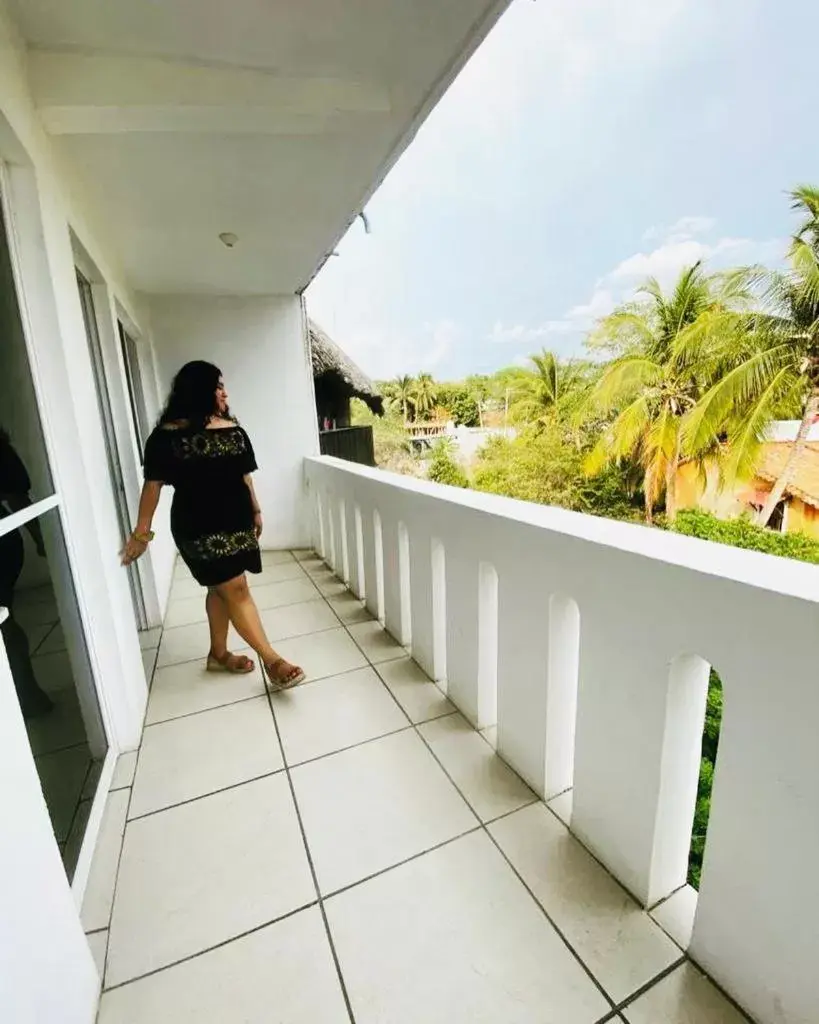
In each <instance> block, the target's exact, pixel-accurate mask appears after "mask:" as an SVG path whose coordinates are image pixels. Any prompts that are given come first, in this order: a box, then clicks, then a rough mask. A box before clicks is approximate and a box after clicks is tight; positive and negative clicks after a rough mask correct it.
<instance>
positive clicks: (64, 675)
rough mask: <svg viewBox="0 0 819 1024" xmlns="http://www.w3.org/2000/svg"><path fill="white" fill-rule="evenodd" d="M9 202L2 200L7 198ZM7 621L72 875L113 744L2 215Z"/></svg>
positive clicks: (0, 581)
mask: <svg viewBox="0 0 819 1024" xmlns="http://www.w3.org/2000/svg"><path fill="white" fill-rule="evenodd" d="M0 198H1V197H0ZM0 606H2V607H3V608H5V609H6V610H7V611H8V616H7V617H6V618H5V621H4V622H3V623H2V626H0V634H2V642H3V645H4V647H5V651H6V655H7V657H8V661H9V666H10V668H11V678H12V681H13V685H14V689H15V691H16V696H17V699H18V701H19V704H20V708H21V711H22V713H23V718H24V720H25V724H26V731H27V733H28V739H29V743H30V746H31V753H32V756H33V757H34V762H35V766H36V768H37V772H38V774H39V777H40V783H41V786H42V790H43V794H44V796H45V800H46V804H47V806H48V811H49V814H50V817H51V823H52V826H53V829H54V836H55V839H56V841H57V843H58V844H59V848H60V851H61V853H62V856H63V861H64V863H65V867H66V871H67V873H68V876H69V878H70V877H71V876H72V875H73V871H74V867H75V865H76V861H77V857H78V855H79V851H80V846H81V844H82V840H83V836H84V834H85V827H86V823H87V821H88V816H89V814H90V810H91V803H92V800H93V797H94V794H95V792H96V787H97V783H98V780H99V777H100V772H101V769H102V764H103V761H104V759H105V755H106V752H107V749H108V742H107V738H106V733H105V728H104V725H103V720H102V716H101V714H100V708H99V703H98V700H97V692H96V687H95V684H94V679H93V674H92V671H91V665H90V661H89V658H88V653H87V649H86V644H85V637H84V633H83V628H82V622H81V617H80V613H79V609H78V605H77V600H76V595H75V590H74V583H73V579H72V575H71V567H70V563H69V559H68V555H67V551H66V545H65V541H64V537H63V526H62V516H61V507H60V497H59V494H58V493H56V491H55V488H54V484H53V480H52V474H51V464H50V459H49V453H48V450H47V447H46V443H45V440H44V436H43V431H42V428H41V422H40V414H39V407H38V401H37V393H36V388H35V385H34V382H33V379H32V375H31V370H30V364H29V357H28V346H27V341H26V337H25V332H24V327H23V323H22V320H21V316H20V305H19V301H18V295H17V290H16V285H15V276H14V272H13V266H12V258H11V253H10V249H9V244H8V239H7V235H6V213H5V212H4V213H3V215H0Z"/></svg>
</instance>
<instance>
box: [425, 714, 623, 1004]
mask: <svg viewBox="0 0 819 1024" xmlns="http://www.w3.org/2000/svg"><path fill="white" fill-rule="evenodd" d="M416 732H417V733H418V735H419V736H420V737H421V740H422V742H423V743H424V745H425V746H426V748H427V750H429V752H430V754H431V755H432V757H434V758H435V760H436V762H437V763H438V765H439V767H440V768H441V771H442V772H443V773H444V775H446V777H447V778H448V779H449V781H450V783H451V784H452V785H453V786H454V787H455V789H456V790H457V792H458V794H459V795H460V797H461V799H462V800H463V801H464V802H465V803H466V805H467V806H468V807H469V809H470V810H471V811H472V813H473V814H475V816H476V817H477V818H478V820H479V821H480V822H481V824H480V827H481V829H482V830H483V831H484V833H485V834H486V835H487V836H488V838H489V840H490V842H491V843H492V845H493V846H494V847H495V849H496V850H497V851H498V852H499V853H500V855H501V857H503V859H504V860H505V861H506V863H507V864H508V865H509V868H510V869H511V871H512V872H513V874H514V875H515V877H516V878H517V879H518V881H519V882H520V884H521V885H522V886H523V888H524V889H525V890H526V892H527V893H528V894H529V896H531V898H532V899H533V900H534V901H535V905H536V906H537V907H538V909H539V910H540V912H541V913H542V914H543V916H544V917H545V918H546V920H547V921H548V922H549V924H550V925H551V926H552V928H553V929H554V930H555V932H556V934H557V935H558V937H559V938H560V940H561V942H562V943H563V945H564V946H565V947H566V948H567V949H568V950H569V952H570V953H571V954H572V956H573V957H574V958H575V960H576V961H577V962H578V963H579V964H580V966H581V968H582V969H583V971H584V973H585V974H586V975H587V976H588V978H589V979H590V980H591V982H592V983H593V984H594V986H595V988H596V989H598V991H599V992H600V994H601V995H602V996H603V998H604V999H605V1000H606V1002H607V1003H608V1004H609V1006H611V1007H612V1008H614V1003H613V1002H612V1000H611V998H610V997H609V995H608V993H607V992H606V990H605V989H604V988H603V986H602V985H601V984H600V982H599V981H598V980H597V978H596V977H595V976H594V974H593V973H592V972H591V970H590V969H589V968H588V967H587V966H586V964H585V962H584V960H583V958H582V957H581V956H580V954H579V953H578V952H577V951H576V950H575V948H574V947H573V946H572V944H571V943H570V942H569V940H568V939H567V938H566V936H565V935H564V934H563V932H562V931H561V930H560V928H558V926H557V924H556V923H555V922H554V920H553V919H552V916H551V915H550V914H549V912H548V911H547V910H546V908H545V907H544V906H543V904H542V903H541V902H540V900H539V899H538V898H537V896H535V894H534V892H532V890H531V888H530V887H529V885H528V884H527V883H526V881H525V880H524V878H523V876H522V875H521V873H520V872H519V871H518V870H517V868H516V867H515V865H514V864H513V863H512V862H511V860H510V859H509V857H507V855H506V853H505V851H504V850H503V849H502V847H501V846H500V844H499V843H498V842H497V840H496V839H495V837H494V836H493V835H492V833H491V832H490V831H489V828H488V824H489V823H488V822H483V821H482V820H481V818H480V816H479V815H478V813H477V811H476V810H475V808H474V807H473V806H472V804H471V803H470V802H469V800H467V798H466V796H465V795H464V793H463V792H462V790H461V788H460V787H459V786H458V784H457V783H456V782H455V780H454V779H453V778H452V776H451V775H450V774H449V772H448V771H447V770H446V768H445V766H444V764H443V763H442V761H441V759H440V758H439V757H438V755H437V754H436V753H435V751H434V750H433V749H432V746H431V745H430V744H429V743H428V742H427V740H426V739H425V737H424V736H423V734H422V733H421V731H420V730H419V729H418V728H417V727H416ZM521 781H522V780H521ZM521 809H522V808H516V810H521ZM496 820H497V819H496Z"/></svg>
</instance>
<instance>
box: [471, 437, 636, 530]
mask: <svg viewBox="0 0 819 1024" xmlns="http://www.w3.org/2000/svg"><path fill="white" fill-rule="evenodd" d="M582 465H583V449H582V448H581V447H578V446H577V444H576V443H575V438H574V437H573V436H572V434H571V431H570V430H569V428H567V427H565V426H563V425H561V424H560V423H558V422H552V423H547V424H545V425H544V426H542V427H540V428H538V429H533V430H531V431H528V432H524V433H522V434H520V435H519V436H518V437H516V438H514V439H507V438H502V437H496V438H493V439H491V440H490V441H489V442H488V443H487V444H486V445H485V447H484V448H483V451H482V452H481V458H480V462H479V464H478V468H477V469H476V471H475V474H474V481H473V486H474V487H475V488H476V489H477V490H480V491H488V492H489V493H491V494H502V495H504V496H506V497H508V498H517V499H518V500H520V501H533V502H537V503H539V504H541V505H560V506H562V507H563V508H568V509H572V510H574V511H577V512H588V513H591V514H592V515H601V516H610V517H614V518H617V519H633V518H635V516H636V515H639V507H638V505H637V504H635V500H634V497H633V496H632V495H630V494H629V492H628V489H627V487H626V485H625V482H624V479H623V474H622V473H621V472H620V471H619V470H617V469H612V470H610V471H607V472H605V473H602V474H601V475H600V476H598V477H595V478H594V479H591V480H589V479H586V477H585V476H584V475H583V469H582Z"/></svg>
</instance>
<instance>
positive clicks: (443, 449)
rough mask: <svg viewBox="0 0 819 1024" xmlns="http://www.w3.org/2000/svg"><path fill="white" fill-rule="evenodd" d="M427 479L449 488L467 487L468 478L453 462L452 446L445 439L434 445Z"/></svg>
mask: <svg viewBox="0 0 819 1024" xmlns="http://www.w3.org/2000/svg"><path fill="white" fill-rule="evenodd" d="M427 477H428V478H429V479H430V480H432V481H434V482H435V483H436V484H448V485H449V486H450V487H464V488H466V487H469V478H468V477H467V475H466V473H465V472H464V471H463V469H462V468H461V467H460V465H459V464H458V463H457V462H456V461H455V458H454V455H453V451H452V444H451V442H449V441H448V440H447V439H442V440H440V441H438V442H437V443H436V444H435V445H434V447H433V449H432V458H431V460H430V463H429V469H428V470H427Z"/></svg>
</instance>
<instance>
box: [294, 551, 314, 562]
mask: <svg viewBox="0 0 819 1024" xmlns="http://www.w3.org/2000/svg"><path fill="white" fill-rule="evenodd" d="M291 554H292V555H293V557H294V558H295V559H296V561H297V562H309V561H312V560H314V559H316V558H318V555H317V554H316V553H315V551H313V549H312V548H300V549H297V550H296V551H292V552H291Z"/></svg>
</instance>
